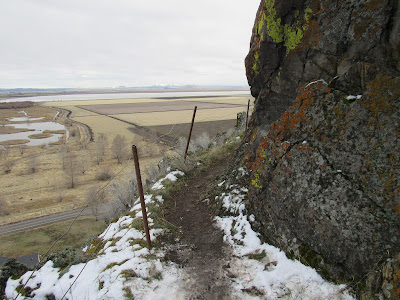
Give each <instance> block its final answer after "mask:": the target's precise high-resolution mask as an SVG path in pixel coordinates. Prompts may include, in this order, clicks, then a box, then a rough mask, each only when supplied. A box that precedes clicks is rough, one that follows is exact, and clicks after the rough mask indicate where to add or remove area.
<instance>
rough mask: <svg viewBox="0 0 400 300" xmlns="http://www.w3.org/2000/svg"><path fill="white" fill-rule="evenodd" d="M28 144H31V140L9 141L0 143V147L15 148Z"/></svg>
mask: <svg viewBox="0 0 400 300" xmlns="http://www.w3.org/2000/svg"><path fill="white" fill-rule="evenodd" d="M26 143H29V140H9V141H4V142H0V145H3V146H15V145H23V144H26Z"/></svg>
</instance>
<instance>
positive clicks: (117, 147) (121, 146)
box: [112, 134, 128, 164]
mask: <svg viewBox="0 0 400 300" xmlns="http://www.w3.org/2000/svg"><path fill="white" fill-rule="evenodd" d="M127 146H128V144H127V143H126V138H125V137H123V136H121V135H119V134H118V135H117V136H116V137H115V138H114V140H113V143H112V153H113V158H115V159H116V160H117V162H118V164H120V163H121V161H122V160H123V159H124V158H125V157H126V155H127Z"/></svg>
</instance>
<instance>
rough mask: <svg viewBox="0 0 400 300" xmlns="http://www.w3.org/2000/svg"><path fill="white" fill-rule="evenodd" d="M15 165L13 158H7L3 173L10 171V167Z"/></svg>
mask: <svg viewBox="0 0 400 300" xmlns="http://www.w3.org/2000/svg"><path fill="white" fill-rule="evenodd" d="M14 165H15V161H14V160H11V159H10V160H7V161H6V162H5V163H4V164H3V167H4V173H6V174H8V173H10V172H11V169H12V168H13V167H14Z"/></svg>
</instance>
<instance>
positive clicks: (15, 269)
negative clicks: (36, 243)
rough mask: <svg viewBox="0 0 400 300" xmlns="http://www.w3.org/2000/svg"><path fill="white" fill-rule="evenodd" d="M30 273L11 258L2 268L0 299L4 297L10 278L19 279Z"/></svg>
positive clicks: (0, 269)
mask: <svg viewBox="0 0 400 300" xmlns="http://www.w3.org/2000/svg"><path fill="white" fill-rule="evenodd" d="M27 271H28V268H27V267H26V266H25V265H23V264H21V263H19V262H18V261H17V260H16V259H14V258H10V259H9V260H7V261H6V262H5V264H4V265H3V266H1V267H0V299H3V297H4V290H5V288H6V284H7V280H8V278H10V277H11V278H13V279H17V278H19V277H21V276H22V275H23V274H25V273H26V272H27Z"/></svg>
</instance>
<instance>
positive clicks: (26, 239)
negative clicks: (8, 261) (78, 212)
mask: <svg viewBox="0 0 400 300" xmlns="http://www.w3.org/2000/svg"><path fill="white" fill-rule="evenodd" d="M71 223H72V220H68V221H63V222H59V223H54V224H51V225H46V226H41V227H39V228H36V229H30V230H25V231H22V232H16V233H9V234H3V235H1V241H2V242H1V243H0V255H1V256H6V257H19V256H24V255H28V254H31V253H39V254H40V255H43V254H45V253H46V251H47V250H48V249H49V248H50V245H51V244H52V243H53V242H54V241H55V240H56V239H57V238H58V237H59V236H61V235H62V234H64V233H65V232H66V229H67V228H68V227H69V226H70V224H71ZM105 227H106V224H105V223H104V222H102V221H97V222H96V221H95V219H94V218H93V217H80V218H78V219H77V221H76V222H75V223H74V225H73V226H72V228H71V231H70V232H69V233H68V234H67V235H66V236H65V237H64V238H63V239H62V240H61V241H60V242H58V243H57V244H56V245H55V247H54V248H53V250H52V251H53V252H55V251H60V250H62V249H64V248H65V247H67V246H72V247H77V248H79V247H81V246H82V244H83V243H84V242H85V241H86V240H87V239H88V238H89V237H91V236H93V235H98V234H100V233H101V232H102V231H103V230H104V229H105Z"/></svg>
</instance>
